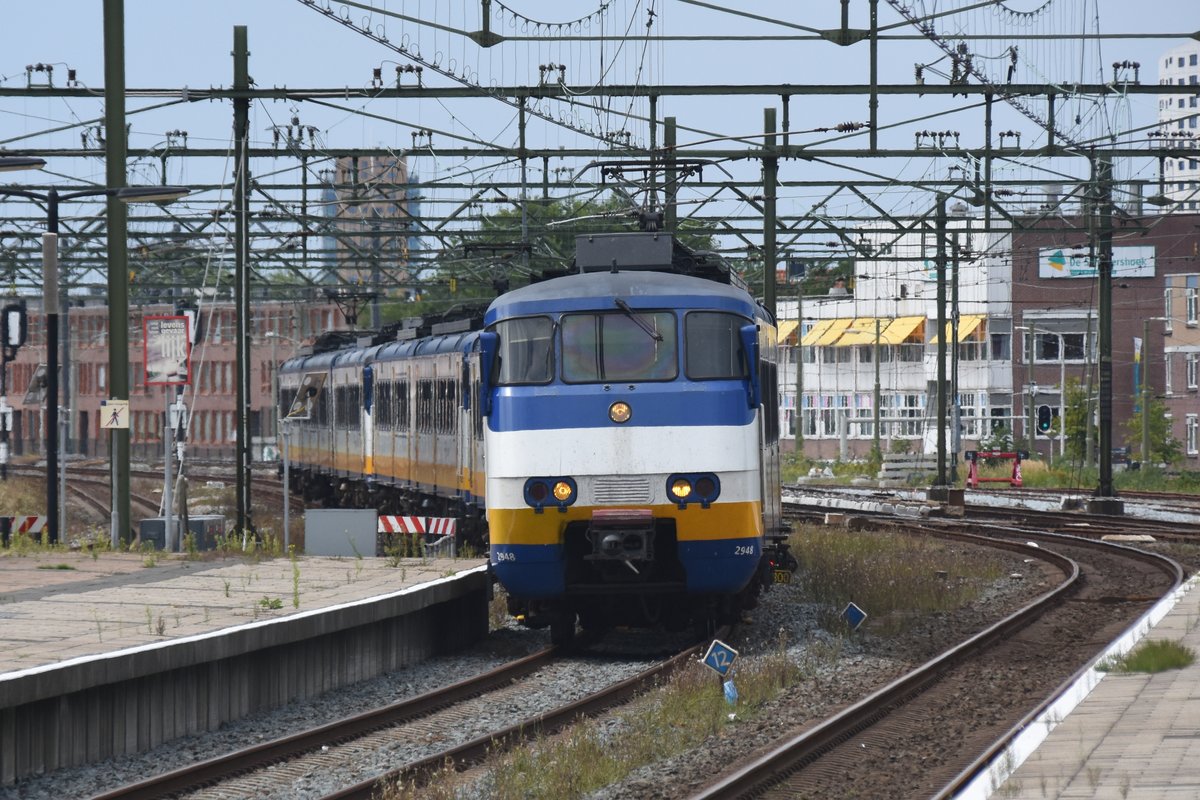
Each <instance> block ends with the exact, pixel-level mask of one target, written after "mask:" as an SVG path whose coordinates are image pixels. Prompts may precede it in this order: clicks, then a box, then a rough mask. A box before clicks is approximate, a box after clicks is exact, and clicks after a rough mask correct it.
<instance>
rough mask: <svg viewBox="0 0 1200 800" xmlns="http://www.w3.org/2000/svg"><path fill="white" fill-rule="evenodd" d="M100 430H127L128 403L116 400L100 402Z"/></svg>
mask: <svg viewBox="0 0 1200 800" xmlns="http://www.w3.org/2000/svg"><path fill="white" fill-rule="evenodd" d="M100 428H101V429H102V430H118V429H127V428H129V401H128V400H119V399H117V398H109V399H108V400H101V401H100Z"/></svg>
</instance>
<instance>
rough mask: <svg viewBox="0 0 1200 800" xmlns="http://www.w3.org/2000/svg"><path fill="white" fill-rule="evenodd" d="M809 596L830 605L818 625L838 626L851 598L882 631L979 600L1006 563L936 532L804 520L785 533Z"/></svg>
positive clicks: (879, 630) (901, 628)
mask: <svg viewBox="0 0 1200 800" xmlns="http://www.w3.org/2000/svg"><path fill="white" fill-rule="evenodd" d="M789 544H790V547H791V550H792V553H794V554H795V556H796V558H797V559H798V560H799V561H800V569H799V571H798V572H797V573H796V576H797V579H798V581H797V582H798V584H799V585H800V587H801V590H802V592H803V593H804V594H805V595H806V599H807V600H809V601H811V602H815V603H820V604H822V605H823V606H825V607H826V608H827V609H828V614H827V617H828V619H824V620H822V624H823V625H824V626H825V627H827V628H829V629H831V630H836V629H838V628H839V627H840V625H841V623H840V618H839V616H838V615H840V614H841V611H842V609H843V608H845V606H846V604H847V603H848V602H854V603H856V604H857V605H858V606H859V607H860V608H862V609H863V610H865V611H866V612H867V613H868V614H870V615H871V618H872V619H873V620H874V626H873V629H874V630H876V631H877V632H879V633H898V632H901V631H903V630H904V629H905V628H906V627H907V625H908V624H909V622H910V620H912V619H914V618H916V617H918V616H920V615H921V614H927V613H931V612H939V611H950V610H953V609H956V608H959V607H961V606H963V605H965V604H967V603H969V602H971V601H972V600H974V599H976V598H977V597H978V596H979V595H980V593H981V592H982V591H983V590H984V589H985V588H986V586H987V585H988V584H990V583H991V582H992V581H995V580H996V579H997V578H999V577H1000V576H1001V575H1003V574H1004V568H1003V563H1002V562H1001V560H1000V559H999V557H997V558H996V559H994V560H993V559H990V558H987V559H986V560H984V561H980V556H979V555H978V554H977V553H973V554H972V557H971V558H967V557H966V552H967V550H966V547H965V546H963V545H956V544H953V543H949V542H945V541H942V540H939V539H932V538H918V537H912V536H905V535H902V534H897V533H889V532H884V531H850V530H846V529H844V528H832V527H827V526H820V525H806V526H802V527H801V528H800V529H799V530H798V531H797V532H795V533H794V534H793V535H792V537H791V539H790V542H789Z"/></svg>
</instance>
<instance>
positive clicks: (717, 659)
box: [704, 639, 738, 678]
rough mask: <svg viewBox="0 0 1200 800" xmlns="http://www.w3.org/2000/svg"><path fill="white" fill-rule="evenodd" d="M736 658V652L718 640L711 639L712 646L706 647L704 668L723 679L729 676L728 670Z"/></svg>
mask: <svg viewBox="0 0 1200 800" xmlns="http://www.w3.org/2000/svg"><path fill="white" fill-rule="evenodd" d="M737 657H738V651H737V650H734V649H733V648H732V647H730V646H729V645H727V644H725V643H724V642H722V641H721V640H720V639H713V641H712V644H710V645H709V646H708V652H707V653H705V654H704V666H706V667H708V668H709V669H711V670H713V671H714V672H716V673H717V674H718V675H720V676H721V677H722V678H724V677H725V676H726V675H728V674H729V670H730V669H731V668H732V667H733V662H734V661H735V660H737Z"/></svg>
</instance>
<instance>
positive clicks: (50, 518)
mask: <svg viewBox="0 0 1200 800" xmlns="http://www.w3.org/2000/svg"><path fill="white" fill-rule="evenodd" d="M34 160H35V161H41V159H34ZM42 164H43V165H44V164H45V162H44V161H42ZM190 191H191V190H190V189H188V188H185V187H182V186H134V187H124V188H99V189H81V190H79V191H77V192H67V193H65V194H59V192H58V190H57V189H53V188H52V189H50V190H49V191H48V192H46V193H45V194H42V193H40V192H33V191H29V190H27V189H0V196H11V197H24V198H26V199H28V200H33V201H34V202H38V203H45V204H46V233H44V234H43V235H42V280H43V284H44V285H45V294H44V302H43V305H44V306H45V309H44V311H45V315H46V529H47V530H48V531H49V539H50V541H51V542H57V541H58V537H59V529H58V527H59V507H58V502H59V496H58V481H57V480H56V478H57V475H58V436H59V434H58V205H59V203H62V202H64V201H66V200H77V199H79V198H81V197H115V198H117V199H118V200H120V201H121V202H123V203H168V202H171V201H172V200H178V199H179V198H181V197H184V196H185V195H187V194H188V193H189V192H190ZM111 333H112V332H111V331H110V332H109V335H110V336H111ZM113 471H114V473H115V472H116V465H115V462H114V468H113ZM113 492H114V494H113V509H114V512H115V509H116V505H117V501H116V480H115V479H114V481H113ZM112 535H113V539H114V545H115V544H116V542H117V537H118V535H119V532H118V531H113V534H112Z"/></svg>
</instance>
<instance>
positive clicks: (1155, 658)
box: [1096, 640, 1196, 672]
mask: <svg viewBox="0 0 1200 800" xmlns="http://www.w3.org/2000/svg"><path fill="white" fill-rule="evenodd" d="M1195 660H1196V654H1195V653H1194V652H1192V649H1191V648H1190V647H1185V646H1184V645H1182V644H1180V643H1179V642H1172V641H1166V640H1157V641H1144V642H1142V643H1141V644H1139V645H1138V646H1137V647H1135V648H1133V649H1132V650H1130V651H1129V652H1128V653H1126V654H1125V655H1123V656H1118V657H1115V658H1107V659H1105V660H1104V661H1102V662H1100V663H1099V664H1097V665H1096V669H1098V670H1100V671H1101V672H1166V671H1167V670H1169V669H1183V668H1184V667H1187V666H1190V665H1191V664H1192V662H1194V661H1195Z"/></svg>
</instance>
